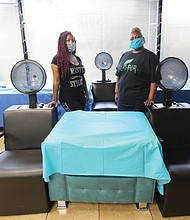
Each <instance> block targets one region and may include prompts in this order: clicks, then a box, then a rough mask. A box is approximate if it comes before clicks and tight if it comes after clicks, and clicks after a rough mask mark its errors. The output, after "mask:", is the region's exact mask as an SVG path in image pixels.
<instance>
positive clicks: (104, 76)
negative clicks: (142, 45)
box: [97, 70, 111, 83]
mask: <svg viewBox="0 0 190 220" xmlns="http://www.w3.org/2000/svg"><path fill="white" fill-rule="evenodd" d="M97 82H103V83H105V82H111V80H110V79H108V80H106V70H102V80H97Z"/></svg>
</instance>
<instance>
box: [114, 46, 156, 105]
mask: <svg viewBox="0 0 190 220" xmlns="http://www.w3.org/2000/svg"><path fill="white" fill-rule="evenodd" d="M157 64H158V61H157V57H156V55H155V54H154V53H153V52H151V51H149V50H147V49H144V50H143V51H142V52H140V53H137V54H134V53H132V51H129V52H126V53H124V54H123V55H122V56H121V59H120V61H119V64H118V66H117V68H116V70H117V71H116V76H118V77H119V79H118V89H119V97H118V102H120V103H123V104H125V105H133V106H134V105H136V106H137V105H138V106H139V105H144V104H143V103H144V101H145V100H146V99H147V98H148V94H149V90H150V83H151V82H155V69H156V66H157Z"/></svg>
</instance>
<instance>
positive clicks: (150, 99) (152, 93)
mask: <svg viewBox="0 0 190 220" xmlns="http://www.w3.org/2000/svg"><path fill="white" fill-rule="evenodd" d="M156 89H157V84H156V83H153V82H151V83H150V92H149V95H148V99H147V100H146V101H145V102H144V104H145V105H146V106H150V105H152V104H153V103H154V99H155V95H156Z"/></svg>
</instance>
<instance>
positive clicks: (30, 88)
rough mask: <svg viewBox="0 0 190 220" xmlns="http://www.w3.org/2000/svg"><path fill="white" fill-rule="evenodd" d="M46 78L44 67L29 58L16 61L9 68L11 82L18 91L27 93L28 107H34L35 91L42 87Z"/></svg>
mask: <svg viewBox="0 0 190 220" xmlns="http://www.w3.org/2000/svg"><path fill="white" fill-rule="evenodd" d="M46 78H47V77H46V72H45V70H44V68H43V67H42V66H41V65H40V64H39V63H38V62H36V61H34V60H30V59H24V60H21V61H19V62H17V63H16V64H15V65H14V66H13V68H12V70H11V81H12V84H13V86H14V87H15V88H16V89H17V90H18V91H19V92H21V93H24V94H28V95H29V107H30V108H36V105H37V97H36V93H37V92H38V91H40V90H41V89H42V88H43V87H44V85H45V83H46Z"/></svg>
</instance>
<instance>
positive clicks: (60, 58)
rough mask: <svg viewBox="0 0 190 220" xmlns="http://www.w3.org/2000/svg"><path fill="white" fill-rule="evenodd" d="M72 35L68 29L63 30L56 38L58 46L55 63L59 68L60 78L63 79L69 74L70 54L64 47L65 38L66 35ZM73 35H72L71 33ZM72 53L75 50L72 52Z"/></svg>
mask: <svg viewBox="0 0 190 220" xmlns="http://www.w3.org/2000/svg"><path fill="white" fill-rule="evenodd" d="M69 34H70V35H72V33H71V32H70V31H64V32H62V33H61V34H60V36H59V39H58V48H57V55H56V57H57V65H58V67H59V69H60V70H61V71H60V72H61V78H62V79H64V78H65V77H66V76H67V75H68V74H69V61H70V55H69V52H68V50H67V47H66V38H67V36H68V35H69ZM72 36H73V35H72ZM73 53H74V54H75V53H76V51H74V52H73Z"/></svg>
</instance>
